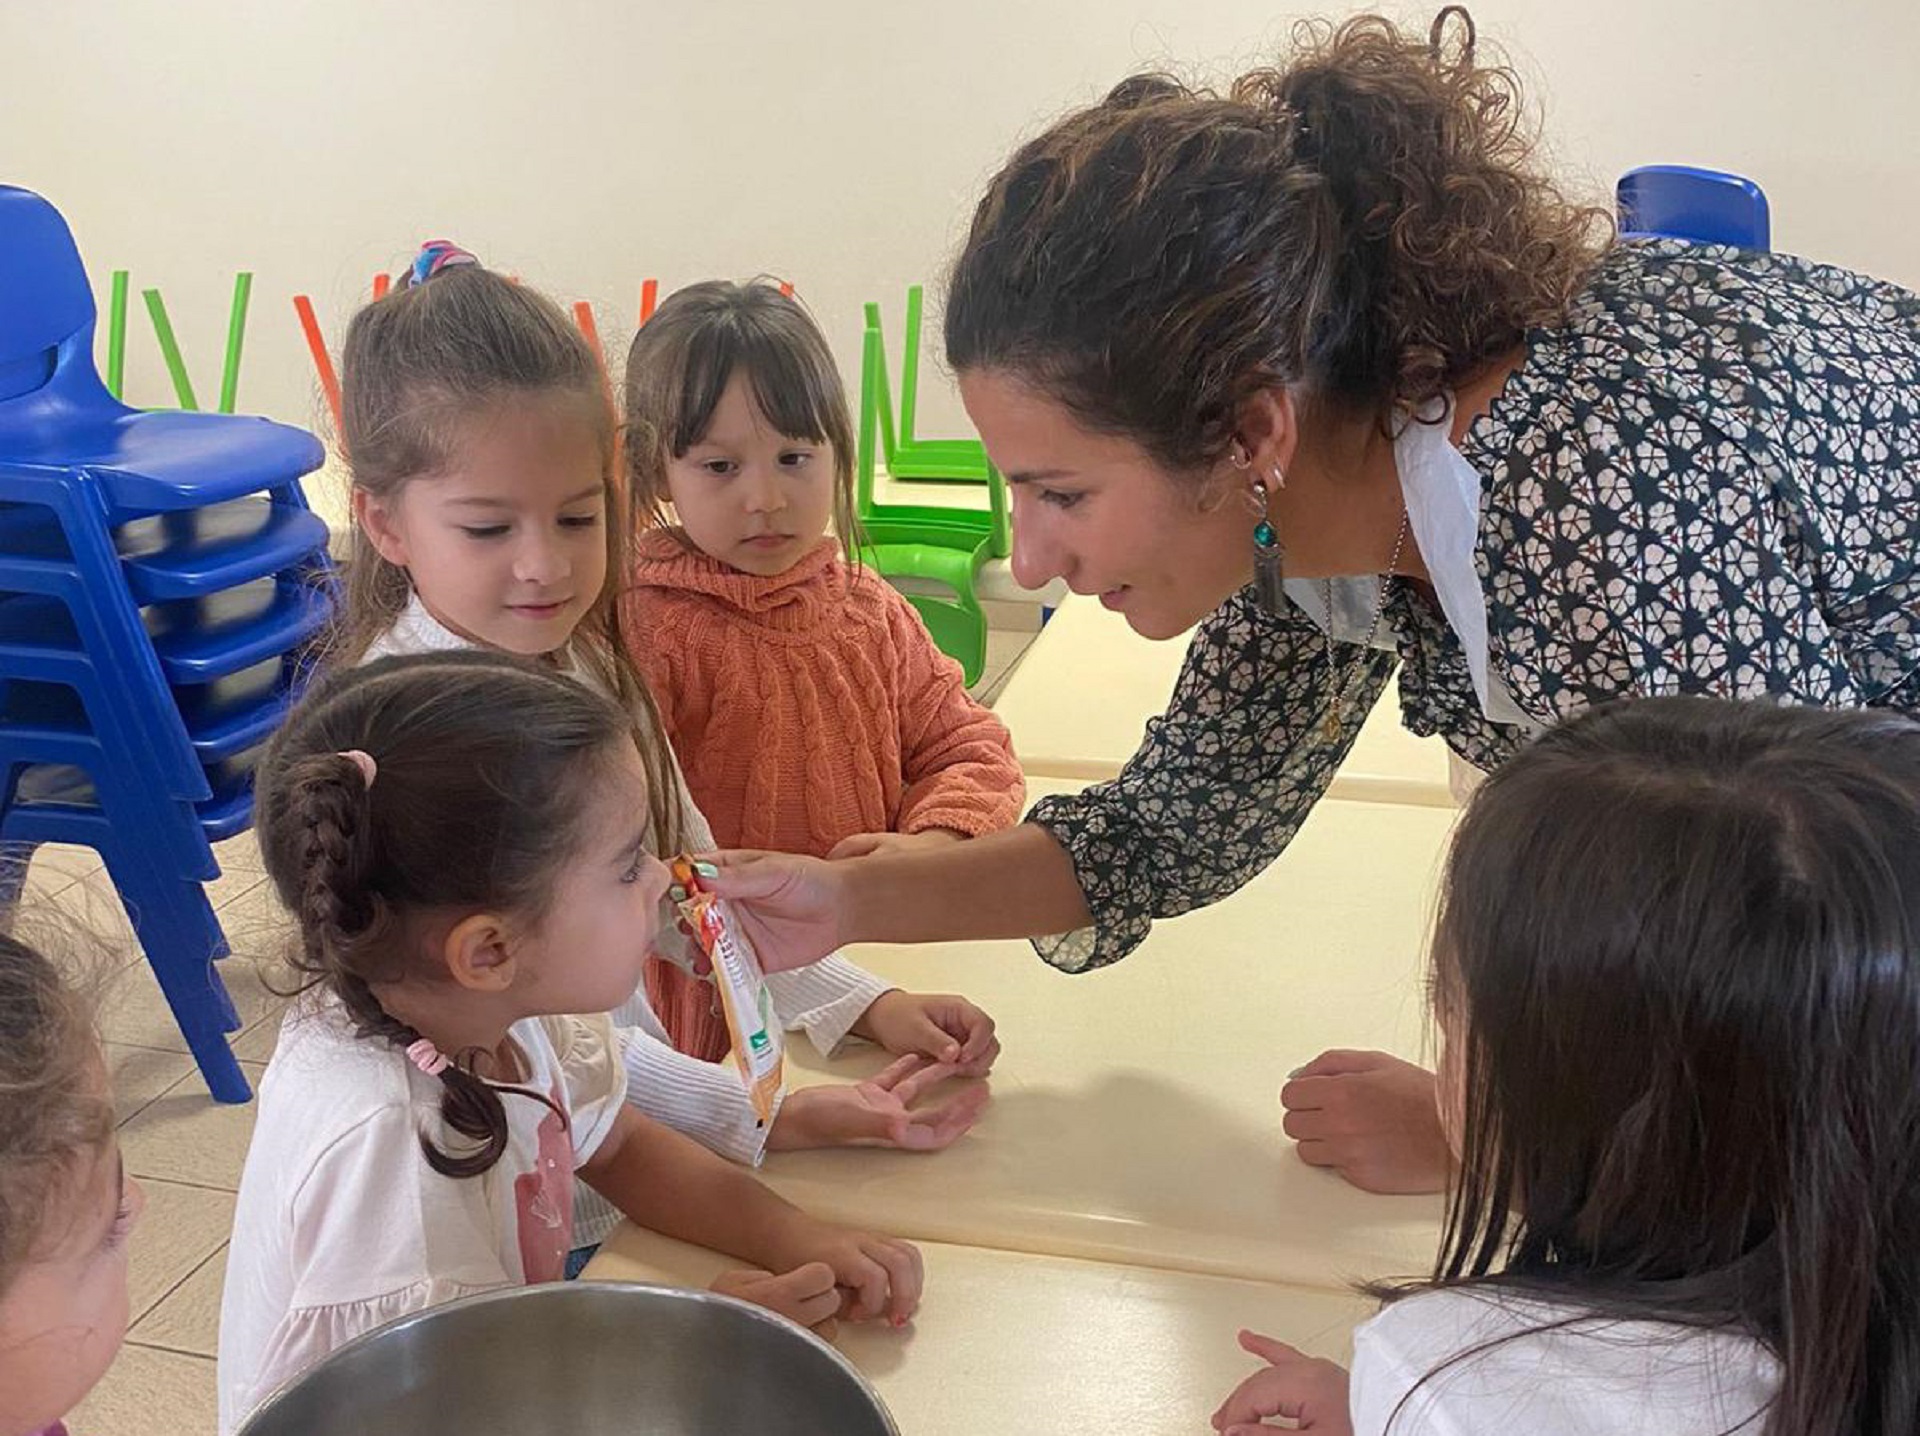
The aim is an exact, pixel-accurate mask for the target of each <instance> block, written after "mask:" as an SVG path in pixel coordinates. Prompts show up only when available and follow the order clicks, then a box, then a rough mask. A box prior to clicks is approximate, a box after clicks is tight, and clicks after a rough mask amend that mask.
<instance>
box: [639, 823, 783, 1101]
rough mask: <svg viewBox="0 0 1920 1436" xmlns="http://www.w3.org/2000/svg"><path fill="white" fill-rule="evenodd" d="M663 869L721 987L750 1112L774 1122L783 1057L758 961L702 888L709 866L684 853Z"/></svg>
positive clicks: (727, 912)
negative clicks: (702, 878) (667, 871)
mask: <svg viewBox="0 0 1920 1436" xmlns="http://www.w3.org/2000/svg"><path fill="white" fill-rule="evenodd" d="M668 868H669V871H671V873H672V874H673V899H674V904H675V906H677V907H678V908H679V910H680V916H681V917H682V918H683V919H685V921H686V924H687V926H688V927H690V928H692V929H693V936H694V941H695V942H697V943H699V944H700V950H701V951H702V952H704V953H705V954H706V955H707V961H708V962H709V963H711V964H712V967H713V971H712V973H711V974H710V975H709V980H710V981H712V983H713V984H714V986H715V987H717V988H719V990H720V1009H721V1011H722V1012H723V1013H724V1014H725V1016H726V1019H727V1033H728V1035H729V1036H730V1037H731V1038H732V1039H733V1051H732V1053H731V1056H732V1058H733V1064H734V1069H735V1070H736V1071H737V1072H739V1074H740V1080H741V1082H742V1083H744V1084H745V1086H746V1089H747V1098H748V1100H749V1101H750V1102H752V1104H753V1113H754V1116H755V1117H757V1118H759V1120H760V1125H762V1126H765V1125H766V1124H767V1123H768V1122H771V1121H772V1120H773V1112H774V1107H775V1106H776V1105H777V1104H778V1102H779V1100H780V1091H781V1087H782V1085H783V1084H784V1082H785V1080H786V1059H785V1056H784V1049H783V1046H782V1044H781V1041H780V1023H779V1021H778V1019H777V1018H776V1017H775V1016H774V1011H773V995H772V994H771V993H770V992H768V991H767V979H766V976H765V974H763V973H762V972H761V971H760V960H759V959H758V958H757V957H755V956H754V953H753V945H752V944H751V943H749V942H748V941H747V938H746V934H744V933H743V932H741V931H740V926H739V924H738V923H737V922H736V921H735V920H734V917H733V913H732V911H731V910H730V909H729V908H728V906H727V904H726V903H724V902H722V901H721V900H720V899H719V898H717V897H715V896H714V895H713V894H712V893H711V892H708V891H707V890H706V888H705V887H704V886H702V884H701V882H700V879H701V877H702V875H703V874H704V875H706V876H711V875H712V874H713V872H714V869H713V868H712V867H710V866H708V865H707V864H705V863H696V862H695V861H694V860H693V859H692V858H689V857H686V856H684V855H683V856H681V857H677V858H675V859H674V860H673V861H672V862H671V863H670V864H668Z"/></svg>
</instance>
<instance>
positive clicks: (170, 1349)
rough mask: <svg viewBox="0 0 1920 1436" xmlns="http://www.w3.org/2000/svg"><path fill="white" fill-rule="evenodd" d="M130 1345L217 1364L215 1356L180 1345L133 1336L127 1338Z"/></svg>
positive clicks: (190, 1359) (143, 1349) (209, 1364)
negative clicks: (140, 1339) (139, 1338)
mask: <svg viewBox="0 0 1920 1436" xmlns="http://www.w3.org/2000/svg"><path fill="white" fill-rule="evenodd" d="M126 1344H127V1345H128V1346H137V1347H139V1348H140V1349H141V1350H142V1351H164V1352H165V1353H166V1354H167V1355H168V1356H184V1357H186V1358H187V1359H188V1360H189V1361H204V1362H206V1364H207V1365H208V1366H212V1365H214V1364H215V1358H214V1357H211V1356H208V1355H207V1354H206V1353H205V1352H203V1351H187V1350H185V1349H184V1348H182V1347H178V1346H166V1345H164V1344H162V1343H161V1342H158V1341H135V1340H134V1339H133V1338H132V1337H131V1336H129V1337H128V1338H127V1340H126Z"/></svg>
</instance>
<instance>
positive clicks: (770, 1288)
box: [712, 1261, 840, 1341]
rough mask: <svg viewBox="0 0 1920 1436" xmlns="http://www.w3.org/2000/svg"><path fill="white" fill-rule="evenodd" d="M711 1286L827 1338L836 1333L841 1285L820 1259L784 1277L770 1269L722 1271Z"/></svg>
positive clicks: (837, 1329) (796, 1268)
mask: <svg viewBox="0 0 1920 1436" xmlns="http://www.w3.org/2000/svg"><path fill="white" fill-rule="evenodd" d="M712 1289H713V1290H714V1291H717V1292H719V1293H720V1294H721V1295H722V1296H732V1297H738V1298H739V1299H740V1300H741V1301H750V1302H752V1303H753V1304H754V1305H755V1306H764V1307H765V1308H766V1309H767V1310H768V1311H775V1312H778V1313H779V1314H780V1315H782V1316H784V1317H786V1318H787V1320H789V1321H797V1322H799V1323H800V1325H802V1326H804V1327H806V1328H808V1329H809V1330H810V1331H812V1332H813V1333H814V1334H815V1335H816V1336H819V1337H822V1338H824V1339H825V1340H827V1341H832V1340H833V1338H834V1337H835V1335H837V1334H838V1333H839V1330H840V1321H839V1316H840V1288H839V1287H838V1286H837V1285H836V1284H835V1282H834V1275H833V1268H832V1267H830V1266H828V1265H827V1264H826V1263H825V1262H823V1261H816V1262H808V1263H807V1264H806V1265H805V1266H801V1267H795V1268H794V1269H793V1270H792V1271H790V1272H787V1273H786V1274H785V1275H784V1276H775V1275H774V1274H773V1273H772V1272H770V1271H728V1272H722V1273H721V1274H720V1275H719V1276H717V1277H715V1278H714V1279H713V1288H712Z"/></svg>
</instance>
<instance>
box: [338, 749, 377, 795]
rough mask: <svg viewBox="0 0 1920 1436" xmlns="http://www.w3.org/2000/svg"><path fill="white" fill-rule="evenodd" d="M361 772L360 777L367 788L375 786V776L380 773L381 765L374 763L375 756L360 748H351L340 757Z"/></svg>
mask: <svg viewBox="0 0 1920 1436" xmlns="http://www.w3.org/2000/svg"><path fill="white" fill-rule="evenodd" d="M339 756H340V757H342V758H345V759H346V760H347V761H348V762H349V763H351V764H353V766H354V767H356V768H358V769H359V770H360V776H361V778H362V779H363V780H364V781H365V783H366V786H367V787H369V788H371V787H372V786H373V777H374V774H376V773H378V772H379V771H380V765H379V764H378V763H376V762H374V761H373V754H371V753H368V752H366V751H364V750H362V749H359V748H349V749H347V750H346V751H345V752H344V753H341V754H340V755H339Z"/></svg>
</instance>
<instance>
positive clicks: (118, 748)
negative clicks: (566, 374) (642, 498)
mask: <svg viewBox="0 0 1920 1436" xmlns="http://www.w3.org/2000/svg"><path fill="white" fill-rule="evenodd" d="M94 319H95V311H94V302H93V291H92V287H91V285H90V284H89V283H88V281H87V275H86V270H85V268H84V266H83V265H82V264H81V260H80V254H79V251H78V250H77V249H76V248H75V246H74V242H73V236H72V234H71V233H70V232H69V231H68V229H67V225H66V221H65V220H63V219H62V218H61V217H60V214H59V212H58V211H57V210H55V209H54V208H53V206H52V205H50V204H48V203H47V202H46V201H45V200H44V199H42V198H40V196H38V195H36V194H33V193H31V192H29V191H27V190H22V189H15V188H11V187H9V186H0V843H4V844H6V845H7V848H8V849H9V851H10V854H11V856H12V859H13V860H12V861H11V862H9V863H8V864H7V865H6V875H5V877H4V878H3V879H0V900H5V901H6V902H8V903H11V902H12V901H13V900H14V899H16V898H17V896H18V888H19V884H20V881H21V879H22V877H23V876H24V873H25V869H26V863H25V861H24V860H23V859H24V858H25V856H27V855H29V854H30V853H31V851H32V849H33V848H34V847H35V846H37V845H39V844H41V843H48V842H60V843H78V844H84V845H86V846H89V847H92V848H94V849H96V850H98V852H99V853H100V855H101V857H102V858H103V859H104V860H105V862H106V866H107V871H108V873H109V874H110V875H111V876H112V878H113V882H114V886H115V887H116V888H117V889H118V890H119V893H120V898H121V901H122V902H123V903H124V904H125V906H126V909H127V914H128V916H129V917H130V918H131V919H132V922H133V925H134V930H135V932H136V933H137V934H138V935H139V938H140V944H141V947H142V948H143V950H144V951H145V953H146V956H147V960H148V962H149V964H150V965H151V966H152V969H153V972H154V975H155V977H156V978H157V979H158V980H159V983H160V987H161V990H162V992H163V993H164V994H165V996H166V999H167V1003H168V1005H169V1006H170V1007H171V1008H172V1010H173V1015H174V1018H175V1020H176V1021H177V1022H178V1023H179V1025H180V1031H181V1034H182V1036H183V1037H184V1038H185V1039H186V1042H187V1045H188V1048H189V1050H191V1051H192V1053H193V1055H194V1058H195V1060H196V1061H197V1062H198V1063H199V1065H200V1071H201V1074H202V1075H203V1077H204V1078H205V1079H206V1083H207V1088H208V1090H209V1091H210V1092H211V1093H212V1094H213V1096H214V1097H215V1098H217V1099H218V1100H220V1101H223V1102H244V1101H246V1100H247V1098H248V1096H249V1095H250V1093H249V1091H248V1087H247V1081H246V1078H245V1076H244V1075H243V1074H242V1073H241V1070H240V1067H239V1064H238V1063H237V1062H235V1060H234V1057H233V1053H232V1050H231V1049H230V1048H229V1046H228V1044H227V1034H228V1033H230V1032H233V1031H235V1030H237V1028H238V1026H239V1024H238V1021H237V1020H236V1016H235V1013H234V1008H233V1003H232V1001H231V999H230V998H229V997H228V995H227V991H226V988H225V985H224V984H223V983H222V981H221V979H220V974H219V971H218V969H217V967H216V963H217V962H218V960H219V959H221V958H224V957H226V956H227V955H228V948H227V942H226V938H225V936H224V935H223V934H222V932H221V929H220V924H219V922H218V920H217V919H216V918H215V916H214V913H213V910H212V908H211V906H210V905H209V904H208V902H207V898H206V894H205V891H204V890H203V888H202V886H201V885H202V884H203V883H204V882H207V881H209V880H211V879H213V878H215V877H217V876H219V867H218V865H217V863H216V862H215V859H214V855H213V849H212V847H211V844H212V843H215V842H219V841H221V840H222V839H224V838H228V837H231V836H233V835H234V834H236V833H239V832H241V831H243V830H244V829H245V828H246V827H247V826H248V824H249V823H250V822H251V820H252V813H253V791H252V768H253V763H254V760H255V759H256V757H257V756H258V753H259V750H260V749H261V747H262V746H263V745H264V744H265V742H266V740H267V739H268V738H269V737H270V736H271V735H272V733H273V731H274V729H275V728H276V727H277V726H278V724H279V722H280V719H281V717H282V716H283V715H284V713H285V711H286V706H287V704H288V702H289V701H290V699H291V697H292V695H293V694H294V693H295V692H296V691H297V689H298V686H299V683H300V679H301V676H302V671H303V670H302V665H301V658H300V655H301V654H302V653H303V652H304V651H305V650H306V649H307V648H308V646H309V645H310V643H311V640H312V639H313V638H314V637H315V635H317V634H318V633H319V632H320V631H321V630H322V628H324V626H325V625H326V623H327V621H328V619H329V618H330V616H331V614H332V609H333V604H334V595H335V591H334V583H333V573H332V569H331V566H330V564H329V562H328V559H327V526H326V523H325V521H324V520H322V519H321V518H320V517H319V516H317V515H316V514H314V513H313V512H311V511H310V510H309V509H308V507H307V502H306V498H305V496H304V495H303V494H302V492H301V489H300V478H301V476H302V475H303V474H307V473H311V472H312V471H313V470H314V469H316V468H318V467H319V466H320V463H321V460H322V458H323V457H324V455H323V452H322V449H321V446H320V444H319V441H318V440H316V439H315V438H314V437H313V436H312V435H311V434H308V433H307V432H305V431H304V430H301V429H295V428H290V427H288V426H286V425H283V424H275V423H270V422H269V421H267V420H265V419H252V418H240V417H234V416H230V415H223V414H198V413H172V412H145V411H140V410H135V409H130V408H128V407H127V406H126V405H124V404H121V403H120V402H118V401H117V400H115V399H114V398H113V397H112V396H111V395H110V394H108V392H107V390H106V387H105V386H104V385H103V384H102V383H101V381H100V376H99V374H98V373H97V372H96V370H95V368H94V364H93V337H94Z"/></svg>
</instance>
